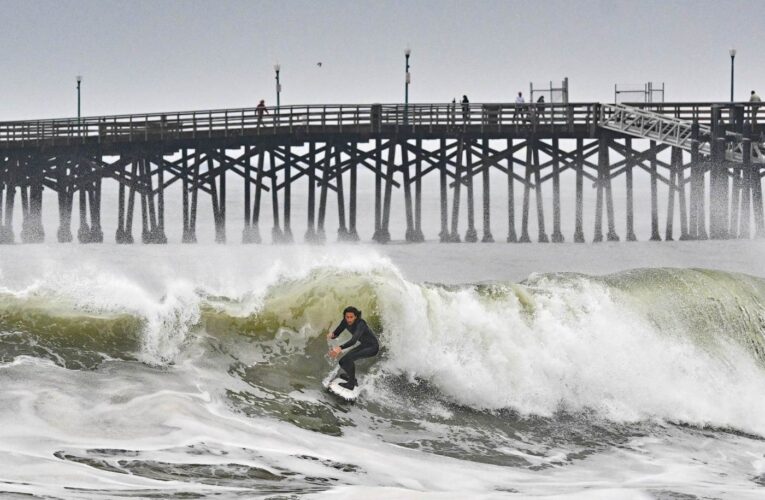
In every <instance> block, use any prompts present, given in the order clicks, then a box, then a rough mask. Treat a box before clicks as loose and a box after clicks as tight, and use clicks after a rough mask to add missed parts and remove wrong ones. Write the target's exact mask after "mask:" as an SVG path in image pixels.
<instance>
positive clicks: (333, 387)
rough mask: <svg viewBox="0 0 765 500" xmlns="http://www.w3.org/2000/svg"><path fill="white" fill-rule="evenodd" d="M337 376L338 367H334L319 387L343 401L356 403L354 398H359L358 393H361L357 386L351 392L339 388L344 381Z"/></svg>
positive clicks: (338, 372)
mask: <svg viewBox="0 0 765 500" xmlns="http://www.w3.org/2000/svg"><path fill="white" fill-rule="evenodd" d="M339 374H340V367H339V366H336V367H335V368H334V369H333V370H332V371H331V372H329V374H328V375H327V376H326V377H324V380H322V382H321V385H323V386H324V388H325V389H326V390H327V391H328V392H329V393H330V394H333V395H335V396H337V397H339V398H342V399H344V400H345V401H356V398H357V397H359V393H360V392H361V389H360V387H359V386H358V385H357V386H356V387H355V388H354V389H353V390H352V391H351V390H348V389H346V388H345V387H340V384H342V383H343V382H345V380H343V379H341V378H340V377H339V376H338V375H339Z"/></svg>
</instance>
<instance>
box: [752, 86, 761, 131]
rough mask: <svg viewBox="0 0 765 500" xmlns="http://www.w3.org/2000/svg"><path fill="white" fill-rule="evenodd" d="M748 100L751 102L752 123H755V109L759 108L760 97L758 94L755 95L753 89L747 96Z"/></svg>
mask: <svg viewBox="0 0 765 500" xmlns="http://www.w3.org/2000/svg"><path fill="white" fill-rule="evenodd" d="M749 102H751V103H753V104H752V125H757V111H759V110H760V103H761V102H762V99H760V96H758V95H757V93H756V92H755V91H754V90H753V91H752V95H751V96H749Z"/></svg>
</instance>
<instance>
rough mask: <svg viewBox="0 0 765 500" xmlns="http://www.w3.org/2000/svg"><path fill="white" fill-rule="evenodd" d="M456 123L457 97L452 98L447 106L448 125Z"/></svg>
mask: <svg viewBox="0 0 765 500" xmlns="http://www.w3.org/2000/svg"><path fill="white" fill-rule="evenodd" d="M456 124H457V98H456V97H455V98H453V99H452V104H451V105H450V106H449V125H452V126H454V125H456Z"/></svg>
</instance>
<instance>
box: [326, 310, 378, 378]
mask: <svg viewBox="0 0 765 500" xmlns="http://www.w3.org/2000/svg"><path fill="white" fill-rule="evenodd" d="M345 329H347V330H348V331H349V332H351V335H352V337H351V338H350V340H348V342H346V343H344V344H342V345H339V346H335V347H333V348H332V349H330V350H329V356H330V357H331V358H332V359H336V358H337V357H338V356H340V354H341V353H342V352H343V350H344V349H348V348H349V347H351V346H353V345H355V344H356V343H357V342H358V344H359V345H358V347H356V348H355V349H353V350H351V351H350V352H348V353H346V354H345V355H344V356H343V357H342V358H341V359H340V367H341V368H342V369H343V371H345V374H341V375H340V378H342V379H343V380H345V382H343V383H342V384H340V387H344V388H345V389H348V390H353V389H354V388H355V387H356V386H357V385H358V382H357V381H356V367H355V365H354V362H356V361H357V360H359V359H362V358H371V357H372V356H376V355H377V352H378V351H379V350H380V344H379V342H377V337H375V334H374V333H372V329H371V328H369V325H367V322H366V321H364V320H363V319H361V311H359V310H358V309H356V308H355V307H353V306H348V307H346V308H345V309H344V310H343V320H342V321H341V322H340V324H339V325H337V328H335V330H334V331H330V332H328V333H327V339H335V338H337V336H338V335H340V334H341V333H343V330H345Z"/></svg>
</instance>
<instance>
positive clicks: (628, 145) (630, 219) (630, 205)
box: [624, 138, 637, 241]
mask: <svg viewBox="0 0 765 500" xmlns="http://www.w3.org/2000/svg"><path fill="white" fill-rule="evenodd" d="M624 149H625V151H626V153H625V155H626V156H625V158H624V160H625V166H624V168H625V170H624V175H625V178H626V183H627V241H636V240H637V237H636V236H635V212H634V210H635V203H634V199H633V180H632V170H633V168H634V166H635V160H634V157H635V151H634V150H633V149H632V139H630V138H627V139H625V140H624Z"/></svg>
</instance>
